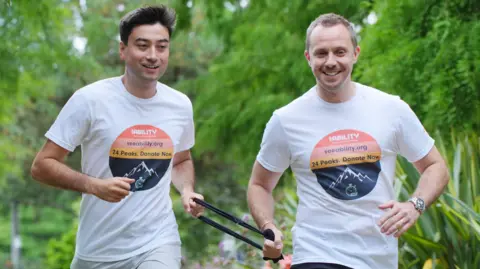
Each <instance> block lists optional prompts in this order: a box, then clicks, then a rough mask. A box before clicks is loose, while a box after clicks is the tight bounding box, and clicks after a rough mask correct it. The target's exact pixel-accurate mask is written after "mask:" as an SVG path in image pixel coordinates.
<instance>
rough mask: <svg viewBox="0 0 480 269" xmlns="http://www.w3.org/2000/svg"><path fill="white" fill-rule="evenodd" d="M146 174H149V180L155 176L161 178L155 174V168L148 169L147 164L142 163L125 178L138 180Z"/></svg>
mask: <svg viewBox="0 0 480 269" xmlns="http://www.w3.org/2000/svg"><path fill="white" fill-rule="evenodd" d="M145 174H148V178H150V177H152V176H153V175H155V176H157V177H158V178H160V177H159V176H158V174H157V172H155V169H153V168H148V166H147V165H146V164H145V162H141V163H140V164H139V165H137V166H136V167H135V168H133V169H132V170H130V172H128V173H126V174H125V175H124V177H128V178H133V179H137V178H140V176H144V175H145Z"/></svg>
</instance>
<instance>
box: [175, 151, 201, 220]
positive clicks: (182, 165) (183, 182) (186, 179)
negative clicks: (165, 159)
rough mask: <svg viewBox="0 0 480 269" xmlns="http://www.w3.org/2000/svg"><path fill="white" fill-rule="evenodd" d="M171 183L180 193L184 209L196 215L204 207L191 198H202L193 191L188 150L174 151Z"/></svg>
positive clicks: (192, 173) (191, 164)
mask: <svg viewBox="0 0 480 269" xmlns="http://www.w3.org/2000/svg"><path fill="white" fill-rule="evenodd" d="M172 183H173V185H174V186H175V188H176V189H177V190H178V192H180V194H181V195H182V203H183V207H184V208H185V211H187V212H188V213H190V214H192V216H194V217H198V216H200V215H201V214H202V212H203V210H204V208H203V207H202V206H200V205H197V203H195V202H194V201H193V198H197V199H200V200H203V196H202V195H200V194H198V193H195V191H194V189H195V172H194V167H193V160H192V156H191V154H190V150H185V151H181V152H177V153H175V155H174V156H173V161H172Z"/></svg>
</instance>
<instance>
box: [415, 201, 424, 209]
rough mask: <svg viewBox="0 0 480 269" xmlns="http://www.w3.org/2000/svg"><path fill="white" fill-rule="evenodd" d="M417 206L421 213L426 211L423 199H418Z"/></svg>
mask: <svg viewBox="0 0 480 269" xmlns="http://www.w3.org/2000/svg"><path fill="white" fill-rule="evenodd" d="M416 204H417V208H418V209H419V210H421V211H423V210H425V202H424V201H423V200H422V199H420V198H417V201H416Z"/></svg>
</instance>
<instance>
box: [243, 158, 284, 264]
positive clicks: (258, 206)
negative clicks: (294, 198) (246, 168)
mask: <svg viewBox="0 0 480 269" xmlns="http://www.w3.org/2000/svg"><path fill="white" fill-rule="evenodd" d="M281 176H282V173H280V172H272V171H269V170H267V169H265V168H264V167H263V166H262V165H261V164H260V163H259V162H258V161H255V163H254V165H253V171H252V176H251V177H250V181H249V183H248V190H247V201H248V207H249V208H250V212H251V214H252V217H253V219H254V220H255V222H256V223H257V226H258V227H260V230H262V231H264V230H266V229H271V230H272V231H273V232H274V234H275V241H274V242H272V241H270V240H265V241H264V247H263V256H264V257H270V258H277V257H279V256H280V255H281V252H282V248H283V244H282V240H283V235H282V233H281V232H280V231H279V230H278V229H277V228H276V226H275V223H274V218H273V213H274V205H275V201H274V200H273V194H272V192H273V189H274V188H275V186H277V184H278V181H279V179H280V177H281Z"/></svg>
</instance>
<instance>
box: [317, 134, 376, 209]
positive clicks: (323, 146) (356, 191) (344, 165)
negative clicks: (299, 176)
mask: <svg viewBox="0 0 480 269" xmlns="http://www.w3.org/2000/svg"><path fill="white" fill-rule="evenodd" d="M380 158H381V150H380V146H379V145H378V143H377V142H376V140H375V139H374V138H373V137H371V136H370V135H368V134H367V133H364V132H361V131H358V130H352V129H349V130H339V131H335V132H333V133H330V134H329V135H327V136H325V137H324V138H322V139H321V140H320V141H319V142H318V143H317V145H316V146H315V148H314V150H313V152H312V155H311V157H310V169H311V170H312V172H313V173H314V174H315V176H316V177H317V181H318V183H319V184H320V185H321V186H322V187H323V189H324V190H325V191H326V192H327V193H328V194H330V195H332V196H333V197H335V198H337V199H341V200H355V199H359V198H361V197H363V196H365V195H367V194H368V193H370V192H371V191H372V190H373V188H374V187H375V185H376V184H377V180H378V175H379V174H380V171H381V166H380Z"/></svg>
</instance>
